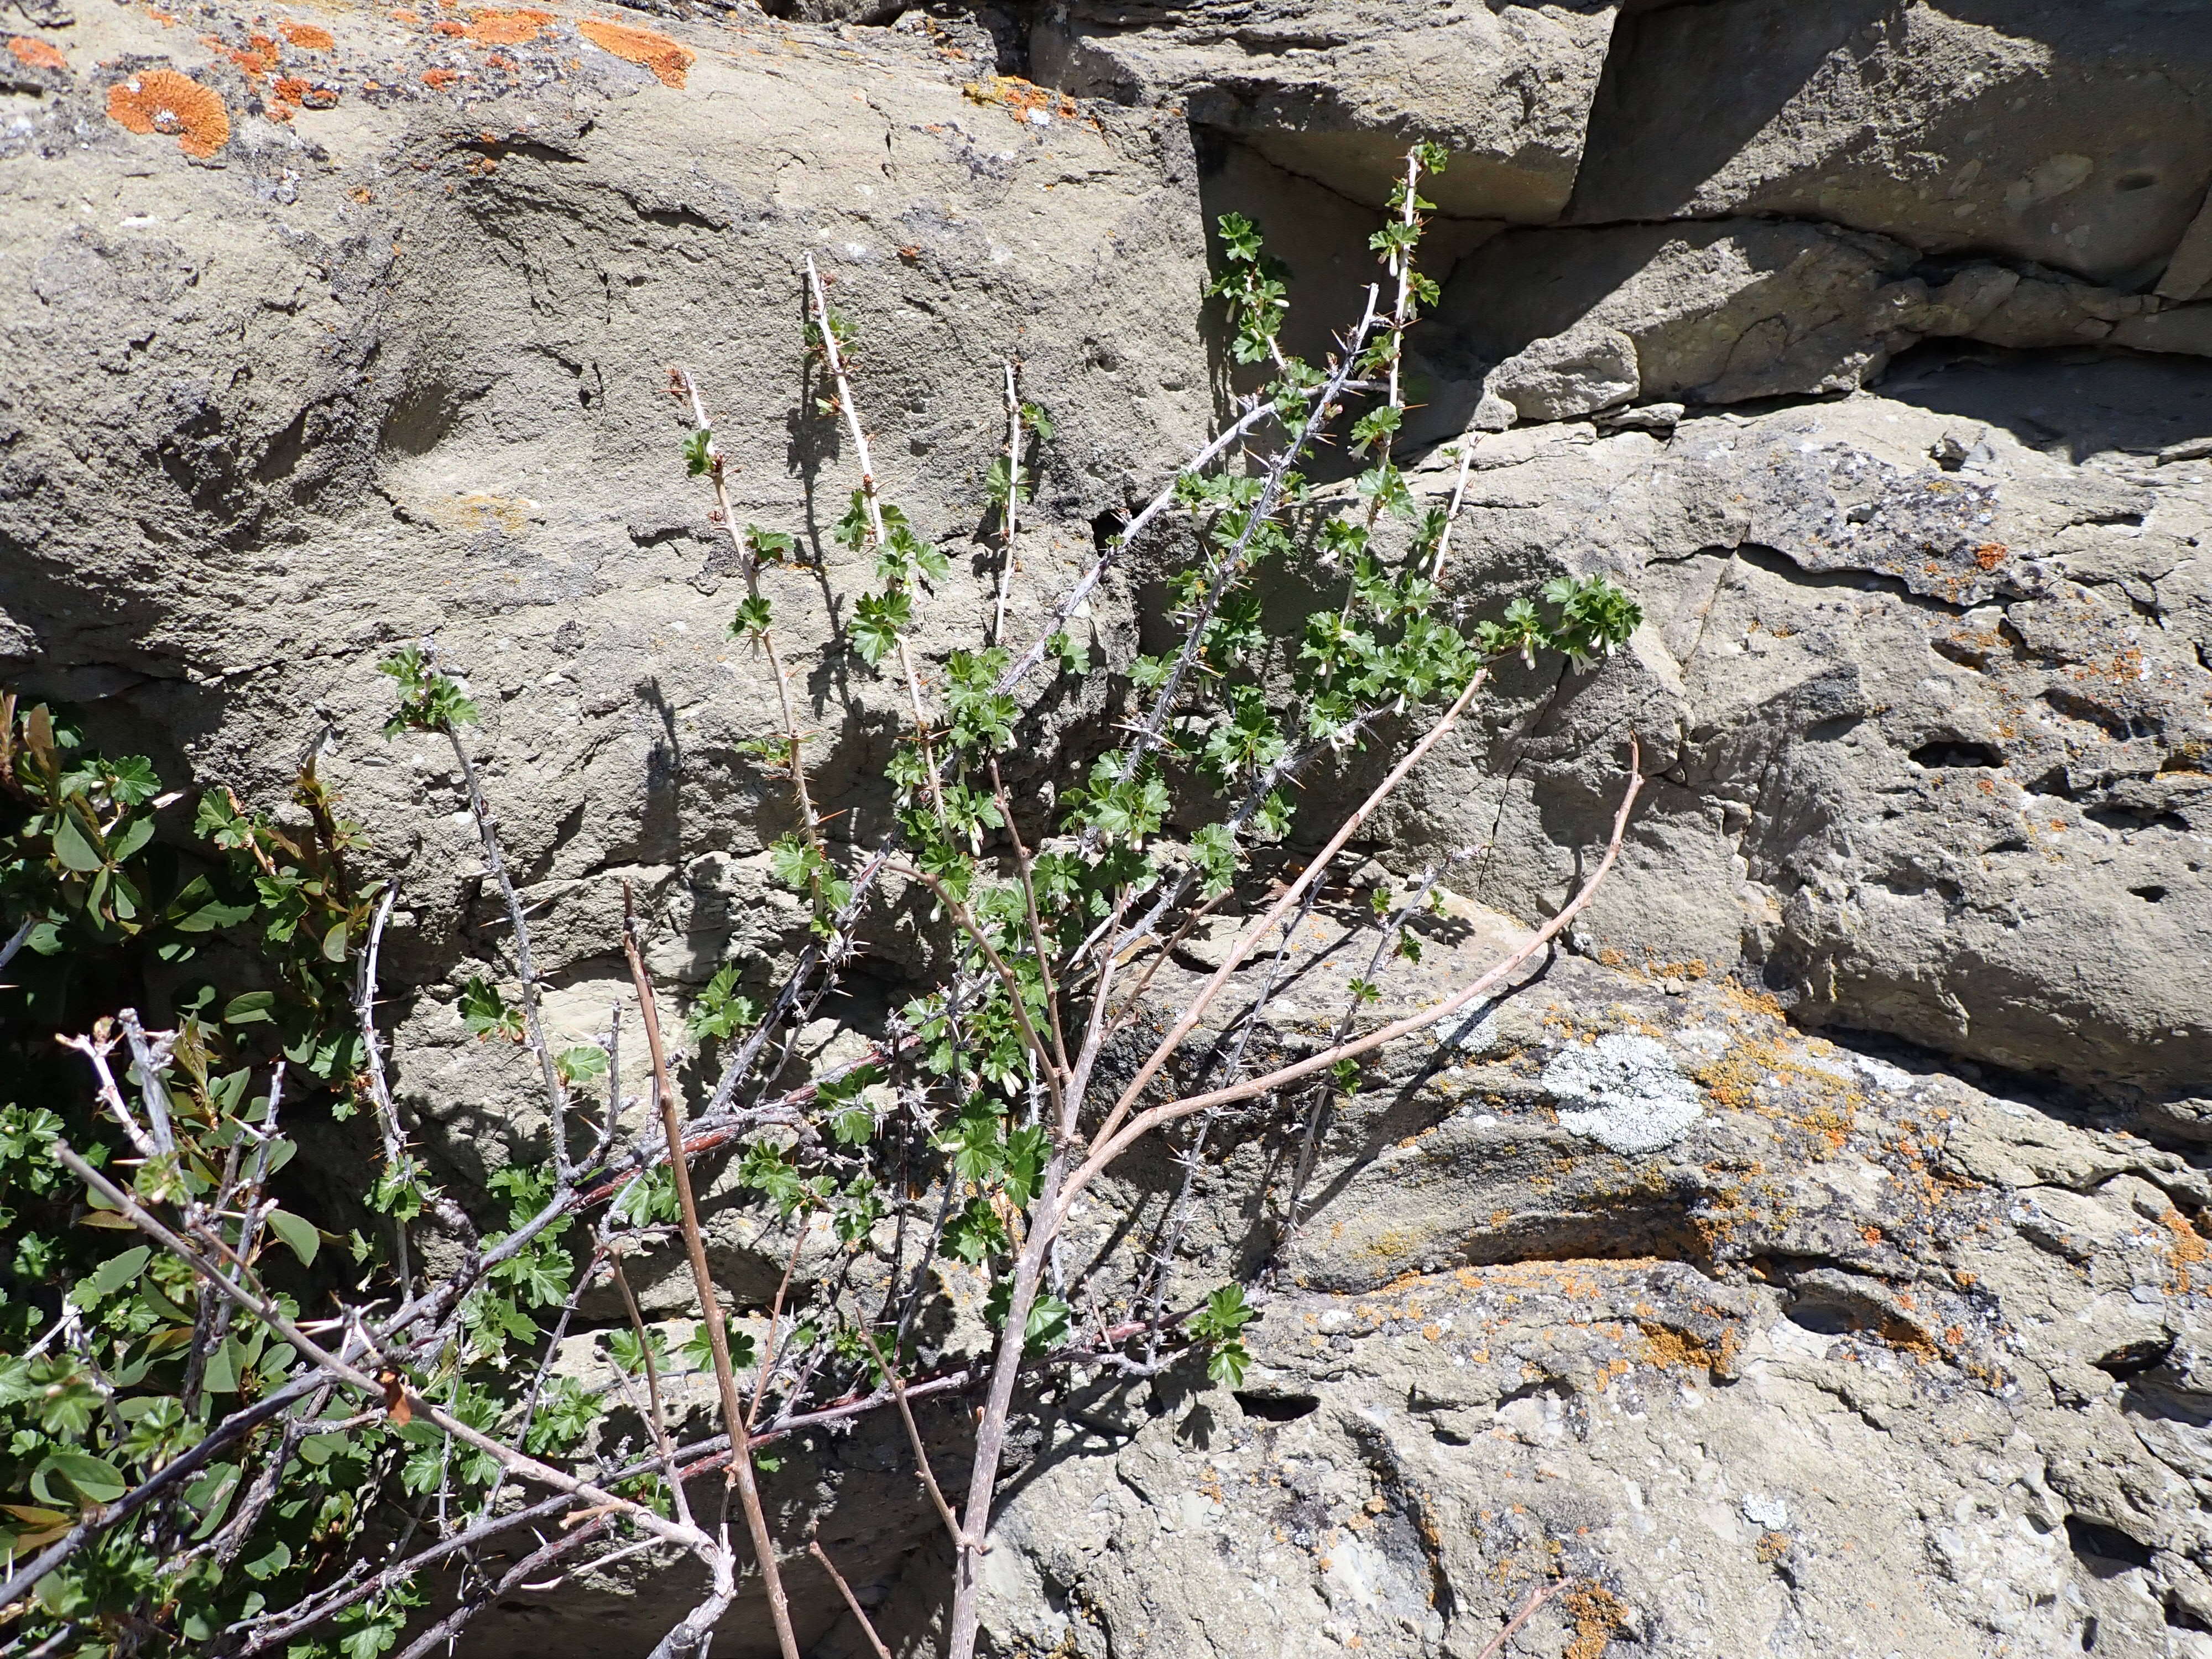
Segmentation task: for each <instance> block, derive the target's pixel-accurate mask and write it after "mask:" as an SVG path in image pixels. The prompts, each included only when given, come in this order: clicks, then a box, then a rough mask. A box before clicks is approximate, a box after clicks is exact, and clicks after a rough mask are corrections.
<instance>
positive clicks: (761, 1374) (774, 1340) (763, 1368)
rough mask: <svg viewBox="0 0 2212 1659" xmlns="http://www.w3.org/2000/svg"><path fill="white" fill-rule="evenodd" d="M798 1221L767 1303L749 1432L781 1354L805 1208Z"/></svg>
mask: <svg viewBox="0 0 2212 1659" xmlns="http://www.w3.org/2000/svg"><path fill="white" fill-rule="evenodd" d="M798 1222H799V1225H797V1226H796V1227H794V1228H793V1230H792V1237H791V1255H790V1256H789V1257H788V1258H787V1260H786V1261H785V1262H784V1264H783V1277H782V1278H781V1279H779V1280H778V1281H777V1282H776V1286H775V1300H774V1301H773V1302H770V1303H769V1304H768V1340H767V1341H766V1342H765V1343H763V1345H762V1346H761V1358H760V1366H759V1369H758V1370H756V1371H755V1372H754V1373H753V1397H752V1403H751V1404H750V1405H749V1406H747V1407H745V1429H746V1431H747V1432H748V1433H750V1431H751V1430H752V1426H753V1425H754V1424H755V1423H757V1422H758V1421H759V1420H760V1408H761V1402H762V1401H763V1400H765V1399H767V1398H768V1383H769V1377H771V1376H774V1375H775V1368H776V1365H777V1364H778V1363H779V1362H780V1361H781V1359H782V1358H783V1299H784V1297H787V1296H788V1295H790V1294H791V1279H792V1275H793V1274H794V1273H797V1272H798V1271H799V1252H800V1251H802V1250H804V1249H805V1248H806V1222H807V1216H806V1212H804V1211H802V1212H799V1217H798Z"/></svg>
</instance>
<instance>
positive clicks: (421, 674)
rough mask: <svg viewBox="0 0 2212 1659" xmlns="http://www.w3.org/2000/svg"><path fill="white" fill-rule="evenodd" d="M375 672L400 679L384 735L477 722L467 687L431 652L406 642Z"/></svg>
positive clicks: (438, 729) (452, 727)
mask: <svg viewBox="0 0 2212 1659" xmlns="http://www.w3.org/2000/svg"><path fill="white" fill-rule="evenodd" d="M376 671H377V672H378V673H380V674H389V675H390V676H391V677H392V678H393V679H395V680H397V681H398V683H399V708H398V710H397V711H396V712H395V713H394V714H392V718H391V719H390V720H386V722H385V723H384V735H385V736H386V737H387V738H396V737H398V735H399V734H400V733H401V732H452V731H453V730H455V729H457V728H458V727H460V726H473V725H474V724H476V719H477V706H476V704H475V703H474V702H471V701H470V698H469V696H468V688H467V686H466V685H465V684H463V683H462V682H461V681H460V680H459V679H457V678H454V677H453V675H451V674H448V673H447V672H445V671H443V670H442V669H441V668H439V667H438V666H437V665H435V663H434V662H432V660H431V659H430V657H429V655H428V653H426V652H424V651H423V650H422V649H421V648H420V647H416V646H412V645H410V646H406V647H403V648H401V649H400V650H398V651H396V652H394V653H392V655H391V656H389V657H387V658H386V659H384V660H383V661H382V662H380V663H379V664H377V665H376Z"/></svg>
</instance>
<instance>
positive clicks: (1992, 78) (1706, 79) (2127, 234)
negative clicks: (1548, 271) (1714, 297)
mask: <svg viewBox="0 0 2212 1659" xmlns="http://www.w3.org/2000/svg"><path fill="white" fill-rule="evenodd" d="M1587 144H1588V148H1587V152H1586V154H1585V155H1584V158H1583V167H1582V168H1581V171H1580V173H1578V175H1577V179H1576V181H1575V198H1574V204H1573V206H1572V208H1571V211H1570V217H1571V218H1573V219H1575V220H1577V221H1581V222H1589V223H1612V222H1617V221H1620V220H1631V219H1639V220H1654V219H1692V218H1713V217H1717V216H1723V215H1728V214H1735V213H1754V214H1762V215H1775V216H1783V217H1790V218H1803V219H1814V220H1823V221H1827V222H1833V223H1836V224H1841V225H1849V226H1852V227H1855V228H1858V229H1861V230H1871V231H1878V232H1880V233H1881V234H1883V235H1886V236H1893V237H1896V238H1898V239H1899V240H1903V241H1905V242H1908V243H1910V244H1911V246H1914V247H1916V248H1919V249H1923V250H1925V251H1926V252H1931V253H1960V252H1975V253H1990V252H1996V253H2002V254H2007V255H2010V256H2013V257H2015V258H2021V259H2032V260H2035V261H2038V262H2039V263H2041V264H2047V265H2051V266H2055V267H2057V268H2058V269H2060V270H2070V271H2074V272H2075V273H2077V274H2079V275H2081V276H2087V277H2090V278H2092V279H2093V280H2095V281H2099V282H2116V283H2123V284H2127V285H2133V284H2135V283H2146V282H2148V281H2149V280H2152V279H2155V278H2156V277H2157V276H2159V275H2160V271H2161V270H2163V268H2164V267H2165V266H2166V263H2167V260H2168V258H2169V256H2170V255H2172V253H2173V252H2174V248H2175V245H2176V243H2177V242H2178V241H2179V240H2180V238H2181V236H2182V234H2183V233H2184V232H2185V230H2187V229H2188V228H2189V226H2190V224H2191V220H2192V219H2193V218H2195V217H2196V216H2197V212H2198V210H2199V207H2200V205H2201V204H2202V203H2203V196H2204V188H2205V185H2206V183H2207V181H2208V180H2212V34H2208V33H2207V32H2206V30H2205V28H2204V27H2203V17H2202V16H2201V15H2200V14H2199V13H2198V11H2197V9H2196V8H2195V7H2193V6H2190V5H2185V4H2183V5H2174V4H2160V3H2153V4H2148V5H2141V6H2136V5H2105V4H2087V5H2085V4H2081V3H2079V0H1939V3H1934V4H1929V3H1922V0H1911V3H1905V4H1894V3H1890V0H1835V3H1830V4H1826V5H1821V6H1819V7H1807V6H1803V5H1800V4H1796V3H1794V0H1734V3H1729V4H1722V5H1681V6H1655V7H1650V8H1644V9H1635V10H1632V11H1631V13H1630V15H1626V16H1625V17H1624V18H1623V19H1622V20H1621V21H1620V25H1619V27H1618V32H1617V33H1616V36H1615V39H1614V41H1613V52H1611V54H1610V55H1609V56H1608V58H1607V73H1606V77H1605V81H1604V83H1603V85H1602V88H1601V90H1600V92H1599V94H1598V97H1597V99H1596V100H1595V108H1594V109H1593V111H1592V112H1591V117H1590V125H1589V137H1588V140H1587ZM2174 297H2176V298H2180V299H2187V298H2190V297H2191V295H2190V294H2179V295H2175V296H2174Z"/></svg>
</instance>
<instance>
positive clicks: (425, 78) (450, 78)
mask: <svg viewBox="0 0 2212 1659" xmlns="http://www.w3.org/2000/svg"><path fill="white" fill-rule="evenodd" d="M459 78H460V77H459V75H458V74H457V73H456V72H455V71H453V70H449V69H426V70H423V71H422V84H423V85H424V86H426V87H449V86H451V85H453V82H455V81H457V80H459Z"/></svg>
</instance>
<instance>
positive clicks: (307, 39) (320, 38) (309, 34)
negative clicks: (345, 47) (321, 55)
mask: <svg viewBox="0 0 2212 1659" xmlns="http://www.w3.org/2000/svg"><path fill="white" fill-rule="evenodd" d="M276 33H279V34H281V35H283V37H284V38H285V39H286V40H289V41H290V42H291V43H292V44H293V45H294V46H297V47H299V49H300V50H301V52H328V51H329V50H330V49H331V47H332V46H336V45H337V36H335V35H333V34H332V33H331V32H330V31H329V30H328V29H326V28H325V27H322V26H321V25H320V24H319V23H279V24H278V25H277V26H276Z"/></svg>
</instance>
